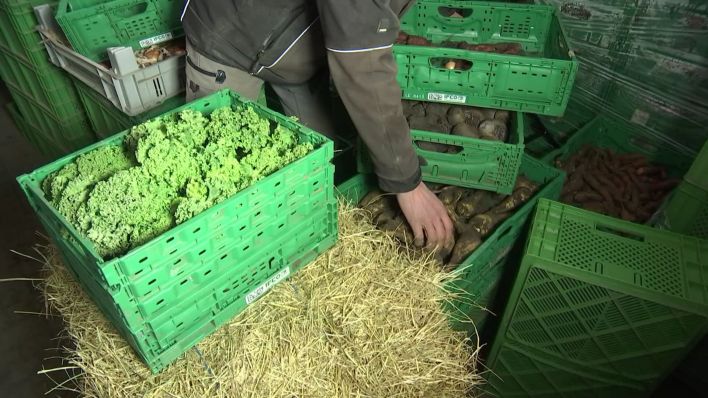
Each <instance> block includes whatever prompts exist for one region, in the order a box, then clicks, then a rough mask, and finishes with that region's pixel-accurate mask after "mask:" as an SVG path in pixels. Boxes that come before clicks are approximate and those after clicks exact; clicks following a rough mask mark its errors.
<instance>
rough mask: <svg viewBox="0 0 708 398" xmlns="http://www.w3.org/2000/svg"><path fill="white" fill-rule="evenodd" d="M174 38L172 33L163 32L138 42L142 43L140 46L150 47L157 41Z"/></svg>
mask: <svg viewBox="0 0 708 398" xmlns="http://www.w3.org/2000/svg"><path fill="white" fill-rule="evenodd" d="M170 39H172V33H170V32H167V33H163V34H161V35H157V36H153V37H149V38H147V39H142V40H140V41H139V42H138V43H140V47H142V48H145V47H150V46H152V45H155V44H157V43H162V42H163V41H167V40H170Z"/></svg>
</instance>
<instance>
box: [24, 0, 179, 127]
mask: <svg viewBox="0 0 708 398" xmlns="http://www.w3.org/2000/svg"><path fill="white" fill-rule="evenodd" d="M35 12H36V14H37V19H38V20H39V22H40V34H41V35H42V38H43V39H44V44H45V47H46V49H47V52H48V53H49V57H50V59H51V62H52V63H54V64H55V65H57V66H59V67H60V68H62V69H64V70H65V71H67V72H68V73H69V74H71V75H72V76H74V77H75V78H77V79H78V80H80V81H82V82H83V83H84V84H86V85H87V86H89V87H91V88H92V89H94V90H95V91H97V92H98V93H101V95H103V96H104V97H106V98H107V99H108V100H109V101H111V102H112V103H113V105H115V107H116V108H118V109H119V110H121V111H122V112H123V113H125V114H127V115H129V116H136V115H139V114H141V113H144V112H147V111H149V110H151V109H153V108H155V107H158V106H159V105H161V104H162V103H163V102H164V101H166V100H168V99H169V98H172V97H175V96H177V95H179V94H181V93H183V92H184V87H185V75H184V65H185V57H184V56H183V55H182V56H177V55H175V56H172V57H168V58H166V59H164V60H162V61H160V62H157V63H156V64H153V65H150V66H146V67H144V68H140V67H139V66H138V62H137V60H136V57H135V53H134V52H133V49H132V48H131V47H114V48H110V49H108V51H107V53H108V59H109V60H110V64H111V66H112V67H107V66H105V65H103V64H100V63H97V62H94V61H92V60H91V59H89V58H86V57H84V56H83V55H81V54H78V53H76V52H75V51H73V50H72V49H71V48H69V47H68V46H66V45H65V44H63V43H62V42H61V40H60V39H59V37H60V36H59V35H58V34H57V30H56V29H55V27H54V21H53V18H52V15H51V8H50V7H48V6H38V7H35Z"/></svg>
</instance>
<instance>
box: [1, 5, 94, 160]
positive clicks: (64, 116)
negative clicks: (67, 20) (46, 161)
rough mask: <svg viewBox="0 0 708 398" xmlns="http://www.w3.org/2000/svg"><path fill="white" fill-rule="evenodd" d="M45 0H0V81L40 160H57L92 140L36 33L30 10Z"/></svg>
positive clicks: (67, 80)
mask: <svg viewBox="0 0 708 398" xmlns="http://www.w3.org/2000/svg"><path fill="white" fill-rule="evenodd" d="M43 3H46V0H0V77H1V78H2V80H3V81H4V83H5V85H6V86H7V88H8V89H9V91H10V94H11V95H12V98H13V102H14V105H11V106H10V109H11V113H12V114H13V117H14V118H15V121H16V124H17V126H18V128H19V129H20V132H21V133H22V134H23V135H24V136H25V137H26V138H27V139H28V140H29V141H30V142H31V143H32V144H33V145H34V146H35V147H37V149H39V150H40V152H42V153H43V154H44V155H46V156H49V157H52V158H54V157H58V156H61V155H64V154H66V153H69V152H72V151H74V150H76V149H79V148H81V147H84V146H86V145H88V144H90V143H91V142H93V141H94V140H95V136H94V134H93V131H92V129H91V126H90V125H89V123H88V120H87V118H86V115H85V114H84V110H83V106H82V104H81V101H80V100H79V97H78V95H77V93H76V90H75V88H74V85H73V83H72V81H71V79H70V78H69V77H68V76H67V75H66V74H65V73H64V72H63V71H62V70H60V69H58V68H56V67H54V66H53V65H52V64H51V63H50V62H49V60H48V58H47V53H46V50H45V48H44V45H43V44H42V43H41V38H40V36H39V34H38V33H37V32H36V25H37V21H36V18H35V15H34V11H33V9H32V7H33V6H36V5H39V4H43Z"/></svg>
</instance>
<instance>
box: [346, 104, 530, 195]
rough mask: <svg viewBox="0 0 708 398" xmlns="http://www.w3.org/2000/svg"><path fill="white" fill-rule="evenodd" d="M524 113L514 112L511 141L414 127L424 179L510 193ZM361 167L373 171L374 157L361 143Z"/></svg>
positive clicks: (520, 152)
mask: <svg viewBox="0 0 708 398" xmlns="http://www.w3.org/2000/svg"><path fill="white" fill-rule="evenodd" d="M524 123H525V121H524V115H523V114H522V113H521V112H513V113H512V116H511V128H510V129H509V138H508V142H499V141H492V140H483V139H479V138H469V137H462V136H457V135H450V134H443V133H434V132H430V131H422V130H411V136H412V138H413V146H414V148H415V151H416V152H417V153H418V155H420V156H421V157H423V158H424V159H425V163H424V164H421V168H420V169H421V172H422V173H423V180H425V181H428V182H436V183H441V184H450V185H459V186H462V187H467V188H475V189H483V190H487V191H494V192H499V193H504V194H509V193H511V191H512V190H513V188H514V184H515V183H516V176H517V175H518V173H519V167H520V166H521V158H522V155H523V154H524ZM421 142H431V143H437V144H445V145H448V146H452V147H455V148H457V149H458V150H459V151H458V152H457V153H440V152H433V151H428V150H425V149H422V148H421V147H420V143H421ZM360 148H361V150H359V152H358V153H357V156H358V162H357V163H358V165H357V169H358V171H359V172H360V173H370V172H371V171H372V170H373V169H372V165H371V159H370V157H369V154H368V152H367V151H365V150H363V149H364V146H363V144H362V143H360Z"/></svg>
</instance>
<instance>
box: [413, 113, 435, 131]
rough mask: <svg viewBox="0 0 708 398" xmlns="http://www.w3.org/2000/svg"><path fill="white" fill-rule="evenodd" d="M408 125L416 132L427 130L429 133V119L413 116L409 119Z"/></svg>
mask: <svg viewBox="0 0 708 398" xmlns="http://www.w3.org/2000/svg"><path fill="white" fill-rule="evenodd" d="M408 125H409V126H410V128H412V129H414V130H426V131H429V127H430V126H429V124H428V119H427V118H426V117H425V116H420V115H416V116H411V117H410V118H409V119H408Z"/></svg>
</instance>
